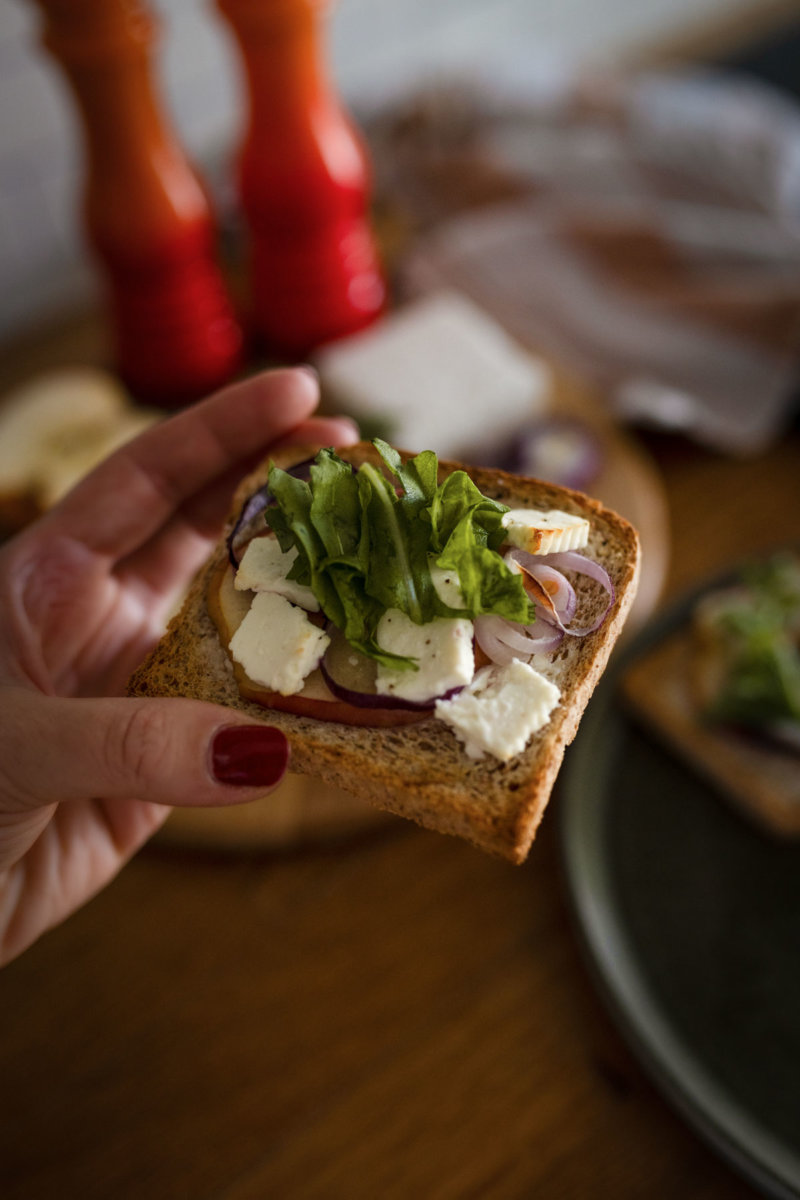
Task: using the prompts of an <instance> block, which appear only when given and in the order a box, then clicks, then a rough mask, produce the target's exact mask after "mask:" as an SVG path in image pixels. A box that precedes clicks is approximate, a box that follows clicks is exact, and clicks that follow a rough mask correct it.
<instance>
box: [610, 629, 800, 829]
mask: <svg viewBox="0 0 800 1200" xmlns="http://www.w3.org/2000/svg"><path fill="white" fill-rule="evenodd" d="M693 654H696V646H695V645H694V642H693V637H692V632H691V629H690V627H689V625H688V624H687V625H685V626H684V627H682V628H680V629H678V630H676V631H675V632H674V633H672V634H670V635H669V636H668V637H666V638H665V639H664V640H663V641H660V642H659V643H658V644H657V645H656V646H655V647H654V648H653V649H652V650H650V651H649V652H647V653H646V654H644V655H643V656H642V657H641V658H638V659H637V660H636V661H635V662H634V663H633V664H632V666H631V667H629V668H628V670H627V671H626V672H625V674H624V676H623V679H622V692H623V697H624V699H625V701H626V702H627V704H628V705H629V706H630V708H631V711H632V713H633V714H634V716H635V717H636V719H637V720H639V721H641V722H643V723H644V724H645V725H647V726H648V727H649V728H650V729H651V730H652V731H653V732H654V733H655V734H656V735H657V736H658V737H660V738H661V739H662V741H663V742H665V744H667V745H668V746H669V747H670V748H671V749H673V750H674V751H676V752H677V753H678V754H679V755H681V757H683V758H684V759H685V760H686V761H687V762H688V763H690V765H691V766H693V767H694V768H695V769H696V770H697V771H699V772H700V773H701V774H702V775H703V776H704V778H705V779H707V780H708V781H709V782H710V783H711V784H712V786H713V787H715V788H716V789H717V791H719V792H720V794H721V795H722V796H724V797H726V798H727V799H728V800H730V801H732V802H733V803H734V805H735V806H736V807H737V808H738V809H739V811H740V812H741V813H742V814H743V815H744V816H746V817H748V818H749V819H750V820H752V821H753V822H754V823H755V824H756V825H758V826H759V827H760V828H761V829H763V830H766V831H767V832H768V833H772V834H776V835H778V836H780V837H795V838H796V837H800V761H799V760H798V757H797V754H795V753H793V752H791V751H789V750H784V749H782V748H780V747H778V746H773V745H771V744H770V743H769V742H767V741H761V740H759V739H758V738H756V737H755V736H748V735H747V734H745V733H742V732H738V731H736V730H733V729H727V728H725V727H724V726H722V725H714V724H711V723H709V722H708V721H704V720H703V718H702V714H701V713H700V710H699V708H698V704H697V700H696V693H695V689H694V687H693V684H692V656H693Z"/></svg>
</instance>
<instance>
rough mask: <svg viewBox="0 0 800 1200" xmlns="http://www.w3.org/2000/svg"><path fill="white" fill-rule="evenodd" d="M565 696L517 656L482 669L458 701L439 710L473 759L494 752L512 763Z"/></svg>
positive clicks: (438, 706)
mask: <svg viewBox="0 0 800 1200" xmlns="http://www.w3.org/2000/svg"><path fill="white" fill-rule="evenodd" d="M560 695H561V693H560V692H559V690H558V688H557V687H556V685H555V684H554V683H551V682H550V681H549V680H547V679H545V678H544V676H543V675H540V674H539V672H538V671H535V670H534V669H533V667H530V666H529V665H528V664H527V663H525V662H522V661H521V659H514V661H513V662H511V663H510V664H509V665H508V666H507V667H484V668H482V669H481V670H480V671H478V673H477V674H476V676H475V679H474V680H473V682H472V684H471V686H470V687H468V688H465V689H464V691H463V692H459V694H458V695H457V696H454V697H453V699H452V700H438V701H437V702H436V706H435V713H436V716H437V717H438V718H439V719H440V720H441V721H444V722H445V724H447V725H449V726H450V728H451V729H452V730H453V732H454V733H455V734H456V735H457V737H458V738H459V739H460V740H461V741H462V742H463V743H464V750H465V752H466V753H467V755H468V756H469V757H470V758H483V756H484V754H487V753H488V754H493V755H494V757H495V758H499V759H500V761H501V762H508V760H509V759H510V758H513V757H514V756H515V755H517V754H520V753H521V752H522V751H523V750H524V749H525V747H526V745H527V744H528V741H529V739H530V737H531V736H532V734H534V733H536V731H537V730H539V729H541V728H542V727H543V726H544V725H546V724H547V722H548V721H549V719H550V714H551V712H552V711H553V709H554V708H555V706H556V704H557V703H558V701H559V698H560Z"/></svg>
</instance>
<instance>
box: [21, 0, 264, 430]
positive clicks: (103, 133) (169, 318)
mask: <svg viewBox="0 0 800 1200" xmlns="http://www.w3.org/2000/svg"><path fill="white" fill-rule="evenodd" d="M36 3H37V4H38V5H39V7H40V8H41V10H42V11H43V13H44V16H45V25H44V30H43V42H44V45H45V46H46V47H47V49H48V50H49V51H50V52H51V53H52V54H53V55H54V56H55V58H56V59H58V61H59V63H60V64H61V66H62V67H63V69H64V72H65V74H66V77H67V79H68V81H69V83H70V85H71V87H72V90H73V92H74V94H75V98H76V100H77V104H78V108H79V112H80V116H81V118H82V124H83V130H84V134H85V143H86V151H87V160H88V161H87V175H86V190H85V195H84V218H85V225H86V229H87V232H88V236H89V240H90V242H91V244H92V246H93V247H94V249H95V251H96V252H97V254H98V256H99V258H100V260H101V262H102V264H103V266H104V268H105V275H106V282H107V285H108V291H109V300H110V305H111V310H112V317H113V326H114V336H115V342H116V359H117V366H118V369H119V372H120V374H121V376H122V377H123V379H124V380H125V382H126V384H127V385H128V387H129V388H130V389H131V391H132V392H133V393H134V395H136V396H137V397H139V398H140V399H146V400H149V401H152V402H156V403H160V404H164V405H166V406H169V407H174V406H177V405H180V404H182V403H185V402H187V401H190V400H194V399H196V398H198V397H199V396H201V395H203V394H205V393H207V392H209V391H211V390H213V389H214V388H215V387H217V386H219V385H220V384H222V383H224V382H225V381H226V380H227V379H229V378H230V376H231V375H232V374H233V373H234V371H235V370H236V369H237V367H238V366H239V363H240V358H241V352H242V334H241V330H240V328H239V325H238V323H237V320H236V318H235V316H234V313H233V309H232V306H231V303H230V301H229V299H228V296H227V293H226V290H225V285H224V283H223V280H222V276H221V274H220V271H219V269H218V267H217V264H216V262H215V259H214V227H213V222H212V218H211V213H210V210H209V205H208V201H207V199H206V196H205V194H204V192H203V189H202V187H201V185H200V183H199V181H198V179H197V177H196V176H195V174H194V173H193V171H192V169H191V168H190V166H189V164H188V162H187V160H186V158H185V156H184V154H183V152H182V150H181V148H180V146H179V145H178V142H177V140H176V138H175V136H174V135H173V133H172V132H171V130H169V128H168V127H167V124H166V122H165V121H164V120H163V118H162V115H161V113H160V111H159V108H158V104H157V101H156V97H155V94H154V90H153V85H152V81H151V72H150V59H151V49H152V45H153V40H154V37H155V32H156V23H155V21H154V19H153V17H152V16H151V14H150V13H149V12H148V11H147V9H146V7H145V6H144V4H143V3H141V2H140V0H36Z"/></svg>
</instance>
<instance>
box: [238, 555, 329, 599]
mask: <svg viewBox="0 0 800 1200" xmlns="http://www.w3.org/2000/svg"><path fill="white" fill-rule="evenodd" d="M296 558H297V549H296V547H294V546H292V548H291V550H287V552H286V553H285V554H284V552H283V550H281V547H280V542H279V541H278V539H277V538H276V537H256V538H253V540H252V542H250V543H249V544H248V546H247V549H246V550H245V552H244V554H243V555H242V559H241V562H240V563H239V570H238V571H237V572H236V587H237V588H238V589H239V591H242V592H250V591H252V592H277V594H278V595H279V596H285V597H286V599H287V600H290V601H291V602H292V604H299V605H300V607H301V608H304V609H306V611H307V612H319V601H318V600H317V598H316V596H315V595H314V593H313V592H312V590H311V588H310V587H305V586H304V585H303V584H301V583H295V581H294V580H293V579H287V578H286V576H287V575H288V574H289V571H290V570H291V567H292V565H293V563H294V560H295V559H296Z"/></svg>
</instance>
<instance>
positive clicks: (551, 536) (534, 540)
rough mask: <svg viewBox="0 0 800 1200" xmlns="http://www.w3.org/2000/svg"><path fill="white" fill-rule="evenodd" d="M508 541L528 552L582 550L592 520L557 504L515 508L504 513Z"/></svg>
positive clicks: (548, 552)
mask: <svg viewBox="0 0 800 1200" xmlns="http://www.w3.org/2000/svg"><path fill="white" fill-rule="evenodd" d="M503 527H504V529H505V531H506V541H507V542H510V544H511V545H512V546H518V547H519V548H520V549H521V550H527V551H528V553H529V554H555V553H559V552H560V551H562V550H580V549H581V548H582V547H583V546H585V545H586V543H587V542H588V540H589V522H588V521H587V520H586V518H585V517H578V516H576V515H575V514H574V513H566V512H561V511H560V510H559V509H557V508H554V509H551V510H550V511H549V512H540V511H539V510H537V509H533V508H512V509H511V510H510V511H509V512H507V513H504V515H503Z"/></svg>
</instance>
